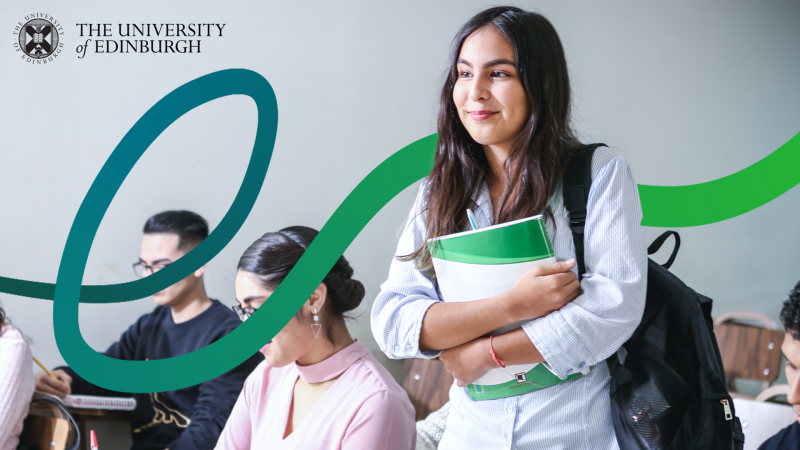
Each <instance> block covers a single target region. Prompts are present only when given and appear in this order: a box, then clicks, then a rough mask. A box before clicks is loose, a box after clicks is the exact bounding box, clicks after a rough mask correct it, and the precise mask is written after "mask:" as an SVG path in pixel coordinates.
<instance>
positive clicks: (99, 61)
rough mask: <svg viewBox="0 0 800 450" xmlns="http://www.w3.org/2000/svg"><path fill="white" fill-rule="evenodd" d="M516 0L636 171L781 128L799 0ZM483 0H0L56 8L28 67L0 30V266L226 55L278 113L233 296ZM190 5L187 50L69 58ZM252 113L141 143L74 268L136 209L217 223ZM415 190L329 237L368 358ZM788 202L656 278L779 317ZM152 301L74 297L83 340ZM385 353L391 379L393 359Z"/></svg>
mask: <svg viewBox="0 0 800 450" xmlns="http://www.w3.org/2000/svg"><path fill="white" fill-rule="evenodd" d="M514 3H515V4H517V5H518V6H523V7H526V8H531V9H534V10H538V11H540V12H542V13H544V14H545V15H546V16H547V17H548V18H549V19H550V20H551V21H552V22H553V24H554V25H555V27H556V29H557V30H558V31H559V33H560V35H561V38H562V40H563V43H564V46H565V48H566V52H567V58H568V62H569V67H570V70H571V74H572V77H573V83H574V84H573V87H574V91H575V95H574V99H575V124H576V128H577V130H578V131H579V132H580V134H581V135H582V136H583V137H584V138H585V140H586V141H602V142H605V143H607V144H609V145H611V146H613V147H614V148H615V149H616V150H617V151H618V152H619V153H620V154H621V155H623V156H624V157H625V158H627V160H628V161H629V162H630V164H631V166H632V168H633V170H634V173H635V174H636V178H637V181H638V182H639V183H641V184H651V185H683V184H692V183H698V182H703V181H708V180H712V179H716V178H719V177H723V176H726V175H729V174H731V173H733V172H736V171H738V170H741V169H743V168H745V167H747V166H749V165H751V164H753V163H755V162H757V161H758V160H760V159H761V158H763V157H765V156H766V155H768V154H769V153H771V152H772V151H774V150H775V149H777V148H778V147H779V146H780V145H781V144H783V143H784V142H786V141H787V140H789V139H790V138H791V137H792V136H794V135H795V134H796V133H797V132H798V131H800V109H798V107H797V105H798V104H800V83H798V82H797V76H798V75H797V74H798V73H800V53H798V51H797V48H798V47H797V46H798V42H800V28H798V27H797V24H798V23H800V3H797V2H722V1H720V2H664V1H649V2H609V1H603V2H564V1H560V2H533V1H530V2H522V1H519V2H514ZM488 4H489V3H486V2H477V1H463V0H461V1H451V2H443V1H442V2H429V1H424V2H422V1H420V2H404V3H377V2H367V1H363V2H356V1H339V2H321V1H320V2H274V1H273V2H255V1H252V2H245V1H228V2H224V3H223V2H209V1H206V2H196V1H193V2H180V3H179V2H170V3H165V2H156V1H140V2H135V3H133V2H131V3H129V6H118V5H113V6H112V5H110V4H109V3H107V2H90V1H70V2H63V1H52V0H40V1H39V2H37V3H36V4H35V5H23V4H22V3H19V2H16V3H15V2H3V3H2V4H0V27H3V28H2V30H6V31H8V34H7V35H5V36H6V38H10V36H11V30H12V29H13V27H14V25H15V24H16V23H17V21H19V20H22V18H23V17H24V16H25V15H26V14H30V13H32V12H46V13H48V14H52V15H54V16H56V18H57V19H58V20H59V21H61V22H62V23H64V24H66V26H65V31H66V37H64V39H65V42H66V43H67V45H66V51H65V53H64V54H62V56H61V57H59V58H58V60H57V61H56V62H54V63H52V64H48V65H47V66H44V67H36V66H30V65H27V64H25V63H23V62H22V61H20V60H18V58H17V56H16V54H14V52H13V49H12V48H11V43H10V39H7V41H8V42H5V43H4V44H3V45H2V46H0V69H1V70H0V211H2V212H0V275H3V276H10V277H15V278H21V279H28V280H36V281H43V282H54V281H55V278H56V273H57V271H58V265H59V260H60V256H61V251H62V248H63V244H64V242H65V240H66V236H67V234H68V231H69V228H70V225H71V222H72V220H73V218H74V216H75V213H76V211H77V208H78V206H79V205H80V202H81V200H82V199H83V196H84V195H85V193H86V191H87V190H88V188H89V185H90V184H91V182H92V180H93V179H94V177H95V175H96V174H97V172H98V171H99V169H100V167H101V166H102V164H103V163H104V161H105V159H106V158H107V157H108V155H109V154H110V153H111V151H112V150H113V149H114V147H115V146H116V144H117V143H118V142H119V141H120V139H121V138H122V136H123V135H124V134H125V132H126V131H127V130H128V129H129V128H130V127H131V126H132V125H133V123H134V122H135V121H136V120H137V119H138V118H139V117H140V116H141V115H142V114H143V113H144V112H145V111H146V110H147V109H148V108H149V107H150V106H151V105H153V104H154V103H155V102H156V101H158V100H159V99H160V98H161V97H162V96H163V95H165V94H167V93H168V92H170V91H171V90H172V89H174V88H176V87H177V86H179V85H181V84H183V83H185V82H187V81H189V80H191V79H194V78H196V77H198V76H201V75H204V74H207V73H209V72H212V71H216V70H220V69H226V68H232V67H243V68H248V69H252V70H255V71H257V72H259V73H261V74H262V75H264V76H265V77H266V78H267V79H268V80H269V81H270V83H272V86H273V87H274V89H275V91H276V93H277V97H278V102H279V110H280V119H279V130H278V137H277V144H276V147H275V153H274V156H273V159H272V164H271V166H270V170H269V173H268V175H267V179H266V182H265V184H264V188H263V189H262V191H261V194H260V197H259V200H258V201H257V203H256V205H255V207H254V209H253V212H252V213H251V214H250V217H249V218H248V220H247V222H246V223H245V225H244V226H243V227H242V230H241V231H240V232H239V234H238V235H237V236H236V238H235V239H234V240H233V241H231V243H230V244H229V245H228V246H227V248H226V249H225V250H224V251H223V252H222V253H221V254H220V255H219V256H218V257H217V258H215V259H214V260H213V261H212V262H211V263H210V266H209V269H208V271H207V276H206V283H207V288H208V291H209V293H210V295H211V296H212V297H214V298H218V299H220V300H222V301H223V302H224V303H226V304H233V302H234V289H233V280H234V276H235V267H236V262H237V260H238V257H239V256H240V254H241V253H242V251H243V250H244V249H245V248H246V247H247V246H248V245H249V244H250V243H251V242H252V241H253V240H255V239H256V238H257V237H258V236H260V235H261V234H262V233H264V232H266V231H274V230H277V229H279V228H282V227H285V226H289V225H296V224H301V225H308V226H312V227H315V228H318V229H319V228H321V227H322V226H323V225H324V223H325V221H326V220H327V218H328V217H329V216H330V215H331V214H332V213H333V211H334V210H335V208H336V207H337V206H338V205H339V203H340V202H341V201H342V200H343V199H344V198H345V196H346V195H347V194H348V193H349V192H350V191H351V189H353V187H354V186H355V185H356V184H357V183H358V182H359V181H360V180H361V179H362V178H363V177H364V176H366V175H367V174H368V173H369V172H370V170H371V169H372V168H374V167H375V166H377V165H378V164H379V163H380V162H381V161H383V160H384V159H385V158H387V157H388V156H389V155H391V154H392V153H393V152H394V151H396V150H398V149H400V148H401V147H403V146H404V145H406V144H408V143H410V142H412V141H414V140H416V139H418V138H420V137H423V136H426V135H428V134H430V133H432V132H434V131H435V128H434V123H435V111H436V99H437V96H438V92H439V89H440V84H441V82H442V77H443V73H444V70H445V68H446V55H447V51H448V46H449V44H450V40H451V39H452V37H453V35H454V34H455V32H456V31H457V30H458V28H459V27H460V25H461V24H463V23H464V22H465V21H466V20H467V19H468V18H469V17H471V15H473V14H475V13H477V12H479V11H480V10H482V9H483V8H484V7H485V6H487V5H488ZM32 8H35V10H33V9H32ZM189 21H198V22H217V23H226V24H227V25H226V27H225V30H224V37H223V38H206V39H204V41H203V44H202V45H203V47H202V51H203V53H201V54H199V55H152V54H144V55H142V54H139V55H136V54H127V55H119V54H111V55H99V54H90V55H87V56H86V58H85V59H82V60H79V59H78V58H77V56H76V54H75V53H74V51H75V47H76V46H77V45H78V44H82V43H83V41H84V40H85V38H83V39H81V38H79V37H78V35H77V28H76V27H74V24H75V23H78V22H94V23H113V24H116V23H120V22H121V23H144V22H156V23H160V22H189ZM255 126H256V116H255V108H254V105H253V103H252V101H250V100H249V99H246V98H243V97H233V98H226V99H220V100H216V101H214V102H212V103H210V104H207V105H204V106H202V107H200V108H197V109H196V110H194V111H192V112H190V113H189V114H187V115H186V116H184V117H182V118H181V119H180V120H178V121H177V122H176V123H175V124H174V125H173V126H171V127H170V128H169V129H168V130H167V131H166V132H165V133H164V134H163V135H162V136H161V137H159V138H158V140H157V141H156V142H155V143H154V144H153V145H152V146H151V148H150V149H149V150H148V152H147V153H146V154H145V156H144V157H143V158H142V160H141V161H140V162H139V163H138V164H137V166H136V168H135V169H134V170H133V172H132V173H131V174H130V176H129V177H128V179H127V180H126V182H125V184H124V185H123V186H122V188H121V190H120V192H119V194H118V195H117V196H116V198H115V200H114V202H113V203H112V205H111V207H110V209H109V211H108V213H107V215H106V217H105V219H104V221H103V223H102V225H101V226H100V230H99V232H98V235H97V238H96V240H95V244H94V246H93V248H92V251H91V255H90V257H89V264H88V266H87V268H86V275H85V277H84V283H87V284H105V283H116V282H122V281H127V280H131V279H132V278H133V272H132V270H131V268H130V264H131V263H133V262H134V261H136V259H137V256H138V249H139V243H140V238H141V227H142V225H143V223H144V221H145V219H146V218H147V217H149V216H150V215H152V214H154V213H156V212H159V211H162V210H166V209H176V208H182V209H190V210H194V211H196V212H198V213H200V214H201V215H203V216H205V217H206V218H207V219H208V220H209V222H210V223H211V225H212V226H214V225H216V224H217V223H218V222H219V221H220V220H221V218H222V217H223V215H224V213H225V212H226V210H227V208H228V206H229V205H230V202H231V201H232V199H233V196H234V195H235V193H236V190H237V189H238V184H239V183H240V182H241V179H242V176H243V174H244V170H245V167H246V164H247V160H248V158H249V153H250V150H251V146H252V143H253V139H254V131H255ZM753 188H754V189H757V188H758V187H757V186H754V187H753ZM415 193H416V187H412V188H409V189H408V190H406V191H405V192H403V193H402V194H401V195H400V196H398V197H397V198H396V199H395V200H393V201H392V202H391V203H390V204H389V205H387V206H386V208H385V209H384V210H383V211H382V212H381V213H380V214H378V216H377V217H376V218H375V219H374V220H373V221H372V222H371V223H370V224H369V225H368V226H367V227H366V228H365V229H364V231H363V232H362V233H361V234H360V235H359V237H358V238H357V239H356V240H355V242H354V243H353V244H352V245H351V247H350V248H349V249H348V251H347V252H346V253H345V255H346V256H347V257H348V259H349V260H350V261H351V263H352V264H353V266H354V267H355V270H356V275H357V277H358V278H359V279H361V280H362V281H363V282H364V284H365V285H366V287H367V300H366V301H365V303H364V305H363V307H362V309H361V311H362V312H363V314H362V316H361V317H360V318H359V319H358V320H356V321H355V322H353V323H352V324H351V329H352V331H353V334H354V335H355V336H357V337H358V338H360V339H362V340H363V341H365V343H366V344H367V345H368V346H369V347H370V348H371V349H372V350H374V351H376V352H378V353H379V350H378V349H377V345H376V344H375V342H374V340H373V338H372V336H371V333H370V331H369V314H368V312H367V311H368V308H369V307H370V306H371V303H372V299H374V297H375V295H376V294H377V293H378V290H379V285H380V283H381V282H383V281H384V279H385V276H386V273H387V270H388V265H389V262H390V259H391V256H392V254H393V250H394V247H395V244H396V238H397V234H398V231H399V229H400V227H401V226H402V224H403V221H404V220H405V217H406V215H407V212H408V209H409V208H410V206H411V204H412V202H413V198H414V195H415ZM799 204H800V190H799V189H798V188H794V189H792V190H791V191H789V192H788V193H787V194H785V195H783V196H781V197H780V198H778V199H777V200H775V201H773V202H771V203H769V204H767V205H766V206H764V207H761V208H759V209H757V210H755V211H752V212H750V213H747V214H745V215H742V216H740V217H737V218H734V219H732V220H728V221H726V222H722V223H718V224H713V225H707V226H703V227H696V228H690V229H682V230H680V232H681V234H682V236H683V248H682V251H681V254H680V255H679V258H678V260H677V262H676V263H675V265H674V267H673V269H674V272H675V273H676V274H678V275H679V276H680V277H681V278H682V279H683V280H684V281H686V282H687V284H689V285H690V286H692V287H694V288H696V289H697V290H698V291H700V292H702V293H704V294H706V295H708V296H710V297H712V298H714V300H715V306H714V311H715V313H717V314H719V313H720V312H723V311H727V310H732V309H746V310H751V311H758V312H762V313H765V314H767V315H769V316H770V317H772V318H774V319H776V320H777V315H778V312H779V310H780V304H781V301H782V300H783V299H784V298H785V297H786V294H787V292H788V291H789V289H790V288H791V287H792V286H793V285H794V283H796V282H797V281H798V280H799V279H800V251H798V250H800V235H798V233H797V231H796V230H797V223H798V221H800V213H798V205H799ZM661 231H662V230H658V229H649V230H648V237H649V238H650V239H652V238H654V237H655V236H656V235H657V234H659V233H660V232H661ZM0 302H2V305H3V307H4V308H5V309H6V310H7V312H8V314H9V316H10V317H11V318H12V320H13V322H14V323H15V324H16V325H18V326H19V328H21V329H22V330H23V332H24V333H25V334H27V335H28V336H29V337H31V338H32V339H33V345H32V350H33V353H34V354H35V355H37V356H38V357H39V358H40V359H41V360H42V361H44V362H45V363H46V364H48V365H50V366H54V365H58V364H62V363H63V359H62V358H61V357H60V355H59V353H58V351H57V348H56V344H55V340H54V337H53V331H52V329H53V328H52V302H50V301H44V300H32V299H26V298H20V297H14V296H10V295H6V294H0ZM152 308H153V303H152V300H150V299H142V300H138V301H134V302H129V303H123V304H106V305H81V308H80V325H81V331H82V333H83V336H84V338H85V339H86V340H87V342H89V344H90V345H92V346H93V347H94V348H95V349H97V350H103V349H105V348H106V347H107V346H108V345H109V344H111V343H112V342H113V341H114V340H115V339H116V338H117V337H118V336H119V334H120V333H121V332H122V331H123V330H124V329H125V328H126V327H127V326H128V325H129V324H131V323H132V322H133V321H134V320H135V319H136V318H137V317H138V316H139V315H141V314H143V313H146V312H148V311H150V310H151V309H152ZM389 367H390V368H391V369H392V370H393V371H394V373H395V374H399V368H400V363H399V362H395V363H391V364H389Z"/></svg>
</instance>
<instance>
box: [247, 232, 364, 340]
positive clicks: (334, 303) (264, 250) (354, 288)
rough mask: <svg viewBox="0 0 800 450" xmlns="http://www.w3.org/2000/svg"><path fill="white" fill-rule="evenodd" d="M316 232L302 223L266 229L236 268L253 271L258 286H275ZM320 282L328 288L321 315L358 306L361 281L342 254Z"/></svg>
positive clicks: (361, 295)
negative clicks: (355, 277)
mask: <svg viewBox="0 0 800 450" xmlns="http://www.w3.org/2000/svg"><path fill="white" fill-rule="evenodd" d="M317 234H319V232H318V231H317V230H315V229H313V228H309V227H303V226H294V227H288V228H284V229H282V230H280V231H277V232H274V233H266V234H265V235H263V236H261V237H260V238H259V239H258V240H257V241H255V242H253V244H252V245H250V247H248V248H247V250H245V251H244V254H243V255H242V257H241V258H240V259H239V266H238V269H239V270H243V271H245V272H249V273H252V274H254V275H256V276H257V277H258V279H259V281H260V282H261V285H262V286H264V287H265V288H267V289H269V290H275V289H276V288H277V287H278V285H279V284H281V282H282V281H283V280H284V279H285V278H286V276H287V275H289V272H290V271H291V270H292V268H293V267H294V266H295V264H297V261H299V260H300V257H302V256H303V253H305V251H306V249H307V248H308V246H309V245H311V241H313V240H314V238H315V237H316V236H317ZM322 282H323V283H324V284H325V287H327V288H328V294H327V297H326V299H325V305H324V306H323V308H322V310H321V311H320V315H322V316H325V317H328V318H333V319H344V318H345V314H346V313H347V312H349V311H352V310H354V309H356V308H358V306H359V305H360V304H361V300H363V299H364V293H365V291H364V285H363V284H361V282H360V281H358V280H354V279H353V268H352V267H351V266H350V263H349V262H347V260H346V259H345V257H344V256H340V257H339V259H338V260H337V261H336V263H335V264H334V265H333V267H332V268H331V270H330V272H328V274H327V275H325V278H324V279H323V280H322ZM298 314H300V313H298ZM325 329H326V330H327V332H326V333H327V337H328V340H330V341H331V342H333V337H332V335H331V329H332V328H331V327H325Z"/></svg>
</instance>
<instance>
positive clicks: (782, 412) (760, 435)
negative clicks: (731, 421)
mask: <svg viewBox="0 0 800 450" xmlns="http://www.w3.org/2000/svg"><path fill="white" fill-rule="evenodd" d="M787 393H789V385H788V384H779V385H776V386H772V387H771V388H769V389H767V390H765V391H763V392H761V394H759V395H758V397H756V399H755V400H750V399H748V398H744V397H736V398H734V399H733V405H734V407H735V408H736V415H737V416H738V417H739V420H740V421H741V422H742V431H744V450H756V449H758V447H759V446H760V445H761V444H763V443H764V441H766V440H767V439H769V438H770V437H772V436H774V435H775V434H776V433H777V432H778V431H780V430H782V429H783V428H785V427H787V426H788V425H790V424H791V423H792V422H794V421H795V420H797V413H796V412H795V411H794V409H793V408H792V407H791V406H790V405H787V404H781V403H770V400H773V399H775V398H776V397H780V396H782V395H786V394H787Z"/></svg>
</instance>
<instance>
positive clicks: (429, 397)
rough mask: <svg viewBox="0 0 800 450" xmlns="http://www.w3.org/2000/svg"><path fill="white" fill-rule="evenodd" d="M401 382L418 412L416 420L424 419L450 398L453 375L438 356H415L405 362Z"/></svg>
mask: <svg viewBox="0 0 800 450" xmlns="http://www.w3.org/2000/svg"><path fill="white" fill-rule="evenodd" d="M401 384H402V386H403V389H405V390H406V392H407V393H408V398H409V399H410V400H411V403H412V404H413V405H414V410H416V412H417V416H416V420H422V419H424V418H426V417H428V414H430V413H432V412H433V411H436V410H438V409H439V408H441V407H442V406H443V405H444V404H445V403H447V402H448V401H449V400H450V394H449V393H450V386H452V385H453V377H452V376H451V375H450V374H449V373H447V371H445V370H444V363H443V362H441V361H439V359H438V358H437V359H418V358H413V359H407V360H406V361H405V363H403V379H402V383H401Z"/></svg>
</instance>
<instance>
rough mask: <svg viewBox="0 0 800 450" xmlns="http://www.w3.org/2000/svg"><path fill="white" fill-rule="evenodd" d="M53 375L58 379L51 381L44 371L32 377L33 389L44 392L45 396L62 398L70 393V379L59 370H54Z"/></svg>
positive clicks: (51, 378)
mask: <svg viewBox="0 0 800 450" xmlns="http://www.w3.org/2000/svg"><path fill="white" fill-rule="evenodd" d="M53 375H55V376H56V377H58V379H57V380H56V379H53V377H51V376H50V375H48V374H47V373H45V372H44V371H42V372H39V373H37V374H36V375H34V376H33V380H34V387H35V389H36V390H37V391H40V392H44V393H45V394H50V395H55V396H56V397H62V398H63V397H64V396H66V395H69V394H70V392H72V389H71V387H70V386H71V385H72V378H71V377H70V376H69V375H67V373H66V372H64V371H63V370H61V369H58V370H54V371H53Z"/></svg>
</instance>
